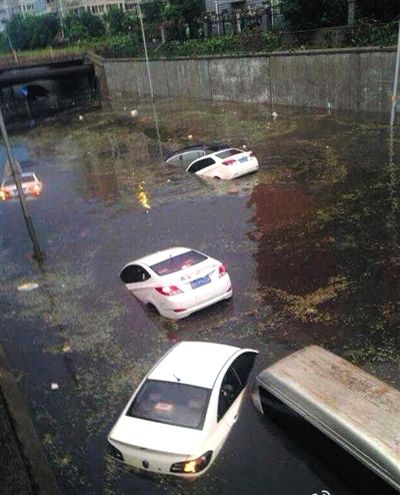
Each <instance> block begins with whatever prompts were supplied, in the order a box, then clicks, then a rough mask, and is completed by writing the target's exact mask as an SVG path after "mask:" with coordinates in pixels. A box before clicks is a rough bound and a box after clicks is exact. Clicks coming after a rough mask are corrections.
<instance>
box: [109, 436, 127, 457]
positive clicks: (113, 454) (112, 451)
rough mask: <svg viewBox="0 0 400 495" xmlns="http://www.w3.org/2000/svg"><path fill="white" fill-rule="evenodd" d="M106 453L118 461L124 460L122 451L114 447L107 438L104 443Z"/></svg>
mask: <svg viewBox="0 0 400 495" xmlns="http://www.w3.org/2000/svg"><path fill="white" fill-rule="evenodd" d="M106 454H108V455H110V456H111V457H114V458H115V459H118V460H119V461H123V460H124V456H123V455H122V453H121V452H120V451H119V450H118V449H117V448H116V447H114V445H113V444H112V443H110V442H109V441H108V440H107V443H106Z"/></svg>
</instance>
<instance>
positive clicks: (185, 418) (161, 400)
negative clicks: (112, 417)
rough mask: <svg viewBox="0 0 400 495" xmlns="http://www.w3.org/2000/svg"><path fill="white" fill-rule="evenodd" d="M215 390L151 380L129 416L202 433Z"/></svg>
mask: <svg viewBox="0 0 400 495" xmlns="http://www.w3.org/2000/svg"><path fill="white" fill-rule="evenodd" d="M210 393H211V390H209V389H207V388H203V387H195V386H193V385H185V384H182V383H179V382H177V383H172V382H164V381H161V380H147V381H146V382H145V383H144V385H143V386H142V388H141V389H140V390H139V393H138V394H137V396H136V397H135V399H134V401H133V402H132V404H131V405H130V407H129V409H128V412H127V413H126V414H127V416H131V417H134V418H142V419H147V420H149V421H157V422H158V423H166V424H169V425H174V426H182V427H184V428H193V429H196V430H201V429H202V428H203V423H204V418H205V416H206V412H207V407H208V401H209V399H210Z"/></svg>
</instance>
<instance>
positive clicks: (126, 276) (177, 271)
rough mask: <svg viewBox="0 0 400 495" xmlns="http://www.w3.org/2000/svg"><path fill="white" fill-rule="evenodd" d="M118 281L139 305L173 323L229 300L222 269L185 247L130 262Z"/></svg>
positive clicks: (214, 262) (226, 278)
mask: <svg viewBox="0 0 400 495" xmlns="http://www.w3.org/2000/svg"><path fill="white" fill-rule="evenodd" d="M120 278H121V280H122V281H123V282H124V284H125V285H126V287H127V289H128V290H130V291H131V292H132V293H133V294H134V295H135V296H136V297H137V298H138V299H139V300H140V301H141V302H143V303H144V304H146V305H149V306H152V307H154V308H156V310H157V311H158V312H159V313H160V314H161V315H162V316H165V317H166V318H172V319H174V320H177V319H180V318H184V317H185V316H189V315H190V314H192V313H194V312H195V311H199V310H200V309H203V308H206V307H207V306H210V305H212V304H215V303H217V302H219V301H222V300H224V299H229V298H230V297H232V285H231V281H230V278H229V275H228V273H227V271H226V269H225V266H224V265H223V264H222V263H221V262H220V261H217V260H216V259H214V258H211V257H210V256H207V255H206V254H204V253H200V252H199V251H195V250H194V249H189V248H185V247H175V248H171V249H166V250H164V251H159V252H157V253H154V254H151V255H148V256H145V257H143V258H140V259H138V260H135V261H131V262H130V263H128V264H127V265H125V266H124V267H123V269H122V271H121V273H120Z"/></svg>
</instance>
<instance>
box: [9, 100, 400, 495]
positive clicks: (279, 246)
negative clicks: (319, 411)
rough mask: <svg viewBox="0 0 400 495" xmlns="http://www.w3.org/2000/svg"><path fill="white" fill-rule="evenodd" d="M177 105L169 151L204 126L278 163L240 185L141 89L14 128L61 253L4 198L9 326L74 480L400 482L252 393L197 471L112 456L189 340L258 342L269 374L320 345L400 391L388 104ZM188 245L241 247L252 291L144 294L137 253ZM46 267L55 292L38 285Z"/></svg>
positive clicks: (40, 412) (159, 486)
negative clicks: (142, 385)
mask: <svg viewBox="0 0 400 495" xmlns="http://www.w3.org/2000/svg"><path fill="white" fill-rule="evenodd" d="M127 105H128V106H127ZM124 106H126V107H127V109H124V108H123V107H124ZM131 108H138V110H139V115H138V117H137V118H132V117H131V116H130V109H131ZM157 108H158V118H159V123H160V128H159V134H160V136H161V147H162V150H163V152H164V153H166V152H167V151H170V150H173V149H176V148H178V147H179V146H181V145H185V144H189V143H190V141H189V140H188V135H192V136H193V140H192V141H191V142H193V143H195V142H200V141H220V142H225V143H228V144H229V145H233V146H237V147H239V146H242V145H246V146H248V148H249V149H252V150H253V151H254V153H255V155H256V156H257V157H258V159H259V162H260V171H259V172H258V173H257V174H255V175H252V176H249V177H245V178H241V179H238V180H237V181H235V182H229V183H228V182H223V181H211V180H203V179H200V178H199V177H195V176H189V175H185V174H184V173H183V171H182V170H180V169H179V168H172V167H171V168H166V167H165V166H163V165H162V164H160V157H159V150H160V146H159V145H160V143H158V142H157V139H156V137H157V132H156V131H155V128H154V118H153V114H152V109H151V107H150V106H146V105H143V104H142V105H139V106H137V105H134V104H133V103H129V104H128V103H127V102H125V101H124V102H121V103H120V104H118V103H117V104H116V105H115V108H114V110H113V111H111V110H110V111H102V112H100V111H97V112H92V113H88V114H86V115H84V119H83V121H80V120H79V119H78V116H77V115H76V114H70V115H64V116H63V117H60V116H59V117H58V118H57V120H53V121H48V122H47V123H44V124H42V125H41V126H40V127H37V128H36V129H32V130H30V131H29V132H27V133H25V134H23V135H22V134H21V135H16V136H14V137H13V144H14V149H15V150H16V155H17V158H19V159H20V160H21V161H22V166H23V168H26V169H27V170H28V169H34V170H35V171H36V172H38V173H39V175H40V176H41V178H42V180H43V182H44V191H43V194H42V196H41V197H40V198H38V199H35V200H31V201H29V206H30V209H31V216H32V218H33V222H34V225H35V227H36V230H37V235H38V237H39V239H40V242H41V245H42V248H43V249H44V251H45V252H46V261H45V263H44V265H43V266H42V267H41V269H39V268H38V267H37V266H35V265H34V264H33V263H32V262H31V260H30V256H29V255H30V245H29V241H28V237H27V234H26V231H25V227H24V224H23V220H22V215H21V212H20V208H19V205H18V203H16V202H14V201H10V202H5V203H1V204H0V244H1V246H0V248H1V249H0V267H1V268H0V270H1V281H2V283H1V286H0V296H1V316H0V318H1V320H0V323H1V340H2V342H3V344H4V347H5V348H6V352H7V356H8V360H9V362H10V364H11V365H12V367H13V369H14V372H15V374H16V376H17V377H18V378H19V383H20V385H21V388H22V390H23V393H24V395H25V397H26V401H27V403H28V405H29V407H30V410H31V411H32V416H33V420H34V423H35V426H36V428H37V430H38V433H39V436H40V438H41V439H42V441H43V445H44V448H45V450H46V453H47V456H48V458H49V461H50V463H51V466H52V467H53V469H54V472H55V474H56V477H57V481H58V483H59V485H60V487H61V490H62V493H66V494H89V493H90V494H92V493H93V494H100V493H102V494H113V493H115V494H131V493H146V494H150V495H151V494H164V493H168V494H183V493H185V494H187V493H194V494H216V493H218V494H229V495H231V494H234V495H236V494H242V493H243V494H244V493H246V494H247V493H252V494H265V493H268V494H270V495H275V494H276V495H278V494H279V495H281V494H289V493H295V494H299V495H313V494H316V493H317V494H318V495H319V494H320V493H322V490H327V491H329V492H330V494H331V495H334V494H335V495H339V494H340V495H342V494H346V495H347V494H349V495H350V494H364V493H380V494H381V493H382V494H383V493H390V491H389V489H386V488H385V486H384V485H383V483H380V482H379V481H378V480H376V479H374V478H372V477H370V476H368V473H367V472H366V470H362V469H361V471H357V470H355V471H354V472H346V470H345V469H343V459H339V458H338V457H340V456H339V455H338V453H336V454H335V455H324V450H325V445H317V446H316V448H315V446H314V448H310V447H311V446H310V445H308V440H307V438H305V439H303V441H301V440H299V439H297V438H294V437H293V436H292V435H289V434H288V432H287V431H286V430H285V429H284V428H282V427H281V426H280V425H277V424H275V423H274V422H273V421H272V420H271V419H270V418H262V417H259V416H258V415H257V413H256V412H255V410H253V408H252V406H251V404H250V402H249V401H246V403H245V405H244V407H243V411H242V415H241V418H240V420H239V422H238V424H237V425H236V426H235V428H234V429H233V431H232V434H231V436H230V437H229V439H228V442H227V444H226V446H225V447H224V449H223V451H222V453H221V454H220V456H219V458H218V459H217V461H216V462H215V464H214V465H213V466H212V468H211V469H210V470H209V472H208V473H206V474H205V475H204V476H203V477H202V478H200V479H199V480H198V481H197V482H195V483H190V484H187V483H179V482H174V483H170V482H169V481H168V480H166V479H164V478H157V479H152V478H147V477H143V476H138V475H137V474H135V473H133V472H131V471H130V470H129V469H127V468H125V467H121V466H117V465H116V464H115V463H114V462H113V461H110V460H108V459H106V458H105V456H104V443H105V438H106V435H107V433H108V431H109V429H110V427H111V426H112V424H113V422H114V421H115V419H116V418H117V416H118V415H119V413H120V412H121V410H122V408H123V406H124V405H125V404H126V402H127V400H128V398H129V397H130V395H131V393H132V392H133V390H134V389H135V387H136V386H137V384H138V383H139V381H140V379H141V378H142V376H143V375H144V374H145V373H146V372H147V371H148V369H150V367H151V366H152V364H153V363H154V362H155V361H156V360H157V359H158V358H159V357H160V356H161V355H162V354H163V353H164V352H165V351H166V350H167V349H168V348H170V346H171V345H172V344H173V343H174V342H176V341H177V340H189V339H192V340H210V341H213V342H220V343H228V344H234V345H238V346H251V347H254V348H257V349H259V350H260V354H259V356H258V358H257V362H256V369H255V372H257V371H259V370H260V369H262V368H264V367H266V366H268V365H269V364H271V363H273V362H274V361H276V360H277V359H279V358H280V357H282V356H284V355H286V354H287V353H289V352H291V351H292V350H295V349H298V348H301V347H302V346H304V345H307V344H310V343H315V344H320V345H323V346H325V347H327V348H328V349H330V350H332V351H334V352H336V353H338V354H340V355H342V356H344V357H346V358H347V359H350V360H352V361H353V362H355V363H357V364H361V365H363V366H364V367H365V368H366V369H367V370H369V371H372V372H373V373H376V374H377V375H378V376H380V377H382V378H383V379H385V380H386V381H388V382H390V383H393V384H394V385H395V386H397V387H400V381H399V379H398V374H399V368H400V358H399V352H398V349H399V337H398V324H399V300H400V298H399V295H400V294H399V275H400V258H399V250H398V225H399V210H398V193H399V186H398V184H399V182H398V181H399V172H398V166H399V158H398V156H399V151H400V150H399V143H400V140H399V134H398V132H397V133H396V134H395V139H394V142H393V151H394V153H393V156H394V160H393V162H392V163H391V162H390V160H389V154H390V153H389V148H390V145H391V143H390V142H389V131H388V127H387V125H386V123H385V122H382V121H381V120H380V121H378V120H376V119H374V118H371V117H369V118H368V119H367V118H366V117H365V116H354V115H344V114H340V115H337V116H335V117H333V116H330V115H326V114H324V113H313V114H311V113H302V112H299V113H293V112H292V111H289V110H285V109H278V113H279V116H278V119H277V120H276V121H274V120H273V119H271V117H270V114H271V110H270V109H269V107H266V106H260V105H252V104H241V105H239V104H226V103H225V104H222V103H221V104H208V103H206V102H194V101H190V102H189V101H185V100H179V101H176V100H175V101H172V100H166V101H163V102H160V103H159V104H158V105H157ZM171 245H184V246H189V247H193V248H196V249H199V250H201V251H204V252H206V253H208V254H210V255H211V256H213V257H215V258H217V259H220V260H221V261H223V262H224V263H226V265H227V267H228V270H229V273H230V276H231V279H232V283H233V289H234V297H233V299H232V300H231V301H229V302H225V303H222V304H219V305H216V306H214V307H212V308H209V309H207V310H205V311H202V312H200V313H198V314H196V315H193V316H191V317H189V318H187V319H185V320H182V321H180V322H171V321H168V320H165V319H163V318H161V317H159V316H156V315H154V314H152V313H150V312H149V311H148V310H147V309H145V308H143V307H142V306H141V305H139V303H138V302H137V301H136V300H135V299H134V298H133V297H132V296H130V295H129V293H128V292H127V291H126V290H125V288H124V286H123V285H122V284H121V283H120V281H119V278H118V273H119V270H120V268H121V267H122V266H123V265H124V264H125V263H126V262H127V261H129V260H131V259H135V258H138V257H140V256H143V255H145V254H146V253H149V252H152V251H155V250H159V249H163V248H166V247H169V246H171ZM26 281H36V282H38V283H39V286H40V287H39V289H37V290H35V291H32V292H25V293H24V292H18V291H17V286H18V285H20V284H22V283H23V282H26ZM53 382H54V383H58V385H59V389H58V390H51V383H53ZM347 471H349V470H347ZM371 487H373V489H372V491H371Z"/></svg>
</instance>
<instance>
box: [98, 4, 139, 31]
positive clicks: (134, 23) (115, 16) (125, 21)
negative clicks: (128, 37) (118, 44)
mask: <svg viewBox="0 0 400 495" xmlns="http://www.w3.org/2000/svg"><path fill="white" fill-rule="evenodd" d="M103 19H104V22H105V23H106V25H107V33H108V34H110V35H111V36H120V35H121V34H129V33H132V32H133V31H134V30H135V29H137V28H138V19H137V17H136V16H133V15H130V14H128V13H127V12H125V11H124V10H122V9H121V8H120V7H117V6H112V7H111V8H110V10H109V11H108V12H107V14H105V16H104V17H103Z"/></svg>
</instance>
